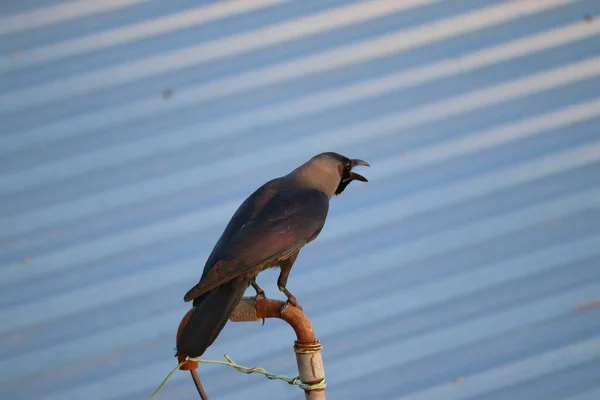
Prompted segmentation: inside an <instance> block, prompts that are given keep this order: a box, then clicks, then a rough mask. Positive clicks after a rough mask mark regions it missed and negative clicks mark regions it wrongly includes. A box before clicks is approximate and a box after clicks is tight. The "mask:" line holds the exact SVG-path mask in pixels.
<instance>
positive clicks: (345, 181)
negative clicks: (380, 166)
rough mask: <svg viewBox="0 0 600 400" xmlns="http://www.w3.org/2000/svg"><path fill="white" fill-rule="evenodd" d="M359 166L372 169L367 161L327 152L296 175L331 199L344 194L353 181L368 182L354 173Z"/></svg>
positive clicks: (304, 166)
mask: <svg viewBox="0 0 600 400" xmlns="http://www.w3.org/2000/svg"><path fill="white" fill-rule="evenodd" d="M357 166H365V167H370V165H369V163H368V162H366V161H363V160H359V159H350V158H348V157H345V156H343V155H341V154H338V153H334V152H327V153H321V154H317V155H316V156H314V157H313V158H311V159H310V160H309V161H308V162H306V163H305V164H303V165H301V166H300V167H298V168H297V169H296V170H295V171H294V173H295V174H296V175H297V176H298V177H299V178H300V179H301V180H302V181H304V182H306V183H308V184H310V185H311V186H314V187H318V188H319V189H320V190H322V191H323V192H325V193H326V194H327V195H328V197H330V198H331V197H332V196H333V195H338V194H340V193H342V192H343V191H344V189H346V187H347V186H348V185H349V184H350V182H352V181H355V180H356V181H361V182H368V180H367V178H365V177H364V176H362V175H360V174H358V173H356V172H354V171H353V168H354V167H357Z"/></svg>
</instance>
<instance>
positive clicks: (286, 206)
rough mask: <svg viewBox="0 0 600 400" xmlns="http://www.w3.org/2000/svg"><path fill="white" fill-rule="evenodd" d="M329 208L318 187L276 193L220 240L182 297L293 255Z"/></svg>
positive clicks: (194, 295) (319, 225) (320, 224)
mask: <svg viewBox="0 0 600 400" xmlns="http://www.w3.org/2000/svg"><path fill="white" fill-rule="evenodd" d="M328 211H329V199H328V197H327V196H326V195H325V194H324V193H323V192H321V191H319V190H315V189H305V188H296V189H288V190H283V191H281V192H279V193H278V194H276V195H275V196H273V198H272V199H271V200H270V201H269V202H268V203H267V204H266V206H265V207H264V208H263V210H262V211H261V212H260V213H259V214H258V215H257V216H256V218H254V219H253V220H252V221H250V222H249V223H247V224H246V225H245V226H243V227H242V228H241V229H240V230H239V231H238V232H237V233H236V234H234V235H233V236H232V237H231V238H230V240H229V241H227V242H226V243H221V245H220V246H219V248H218V249H217V251H216V252H215V254H214V257H215V259H216V263H215V264H214V265H213V266H212V267H211V268H209V269H207V270H205V273H204V274H203V276H202V279H200V282H199V283H198V284H197V285H196V286H194V287H193V288H192V289H190V290H189V291H188V292H187V293H186V295H185V297H184V300H185V301H190V300H193V299H195V298H197V297H199V296H201V295H203V294H204V293H206V292H207V291H209V290H211V289H213V288H215V287H217V286H219V285H222V284H224V283H226V282H228V281H230V280H231V279H234V278H236V277H238V276H240V275H244V274H248V273H251V272H253V271H254V270H255V269H256V268H260V266H261V265H263V264H265V263H268V262H271V261H273V260H277V259H282V258H286V257H287V256H289V255H291V254H293V253H294V252H295V251H297V250H299V249H300V248H301V247H302V246H304V245H305V244H306V243H307V242H309V241H310V240H312V239H314V237H315V235H317V234H318V233H319V232H320V230H321V229H322V227H323V224H324V223H325V219H326V218H327V212H328ZM257 272H258V271H257Z"/></svg>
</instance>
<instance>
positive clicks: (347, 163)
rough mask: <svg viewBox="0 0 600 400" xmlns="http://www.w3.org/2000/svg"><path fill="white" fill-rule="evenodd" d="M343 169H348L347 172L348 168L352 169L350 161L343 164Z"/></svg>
mask: <svg viewBox="0 0 600 400" xmlns="http://www.w3.org/2000/svg"><path fill="white" fill-rule="evenodd" d="M344 168H346V169H348V170H349V169H350V168H352V163H351V162H350V161H346V162H345V163H344Z"/></svg>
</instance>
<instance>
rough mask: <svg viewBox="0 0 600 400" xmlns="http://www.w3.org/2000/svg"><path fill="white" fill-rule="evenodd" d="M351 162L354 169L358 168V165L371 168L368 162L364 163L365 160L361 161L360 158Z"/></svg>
mask: <svg viewBox="0 0 600 400" xmlns="http://www.w3.org/2000/svg"><path fill="white" fill-rule="evenodd" d="M350 162H351V163H352V168H354V167H356V166H357V165H362V166H363V167H370V166H371V165H369V163H368V162H366V161H363V160H359V159H358V158H356V159H354V160H350Z"/></svg>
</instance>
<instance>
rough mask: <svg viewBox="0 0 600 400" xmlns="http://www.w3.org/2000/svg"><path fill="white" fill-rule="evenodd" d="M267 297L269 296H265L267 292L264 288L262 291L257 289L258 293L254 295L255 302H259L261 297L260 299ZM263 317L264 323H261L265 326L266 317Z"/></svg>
mask: <svg viewBox="0 0 600 400" xmlns="http://www.w3.org/2000/svg"><path fill="white" fill-rule="evenodd" d="M266 298H267V296H265V292H264V290H261V291H258V290H257V291H256V295H255V296H254V304H256V302H257V301H258V300H259V299H260V300H264V299H266ZM261 319H262V324H261V326H265V319H264V318H261Z"/></svg>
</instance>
